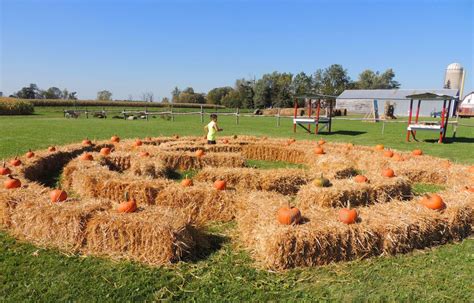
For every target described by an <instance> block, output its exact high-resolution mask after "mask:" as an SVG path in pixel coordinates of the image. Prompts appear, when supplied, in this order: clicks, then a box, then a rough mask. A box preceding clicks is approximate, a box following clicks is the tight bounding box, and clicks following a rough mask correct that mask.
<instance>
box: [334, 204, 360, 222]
mask: <svg viewBox="0 0 474 303" xmlns="http://www.w3.org/2000/svg"><path fill="white" fill-rule="evenodd" d="M357 218H358V215H357V211H356V210H355V209H351V206H350V204H348V205H347V207H346V208H341V209H340V210H339V212H338V219H339V221H341V222H342V223H344V224H354V223H355V222H356V221H357Z"/></svg>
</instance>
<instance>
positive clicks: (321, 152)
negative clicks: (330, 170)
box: [314, 146, 325, 155]
mask: <svg viewBox="0 0 474 303" xmlns="http://www.w3.org/2000/svg"><path fill="white" fill-rule="evenodd" d="M314 153H315V154H316V155H324V154H325V152H324V149H323V148H322V147H320V146H318V147H316V148H315V149H314Z"/></svg>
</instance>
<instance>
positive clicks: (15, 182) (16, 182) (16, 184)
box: [3, 175, 21, 189]
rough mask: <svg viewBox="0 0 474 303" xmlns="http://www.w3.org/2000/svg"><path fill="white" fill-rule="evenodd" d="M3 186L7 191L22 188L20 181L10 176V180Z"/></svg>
mask: <svg viewBox="0 0 474 303" xmlns="http://www.w3.org/2000/svg"><path fill="white" fill-rule="evenodd" d="M3 185H4V186H5V188H6V189H14V188H19V187H21V182H20V180H18V179H16V178H14V177H13V176H12V175H8V179H7V180H6V181H5V182H3Z"/></svg>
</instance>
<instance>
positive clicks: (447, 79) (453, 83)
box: [444, 63, 464, 90]
mask: <svg viewBox="0 0 474 303" xmlns="http://www.w3.org/2000/svg"><path fill="white" fill-rule="evenodd" d="M463 73H464V69H463V67H462V66H461V64H459V63H451V64H450V65H448V67H447V68H446V74H445V76H444V87H445V88H453V89H457V90H461V86H462V77H463Z"/></svg>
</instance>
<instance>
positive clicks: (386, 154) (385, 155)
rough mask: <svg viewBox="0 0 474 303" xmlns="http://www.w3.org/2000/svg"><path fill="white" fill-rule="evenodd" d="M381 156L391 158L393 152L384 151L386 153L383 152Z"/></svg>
mask: <svg viewBox="0 0 474 303" xmlns="http://www.w3.org/2000/svg"><path fill="white" fill-rule="evenodd" d="M383 156H384V157H387V158H391V157H393V151H391V150H386V151H384V153H383Z"/></svg>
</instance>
